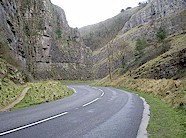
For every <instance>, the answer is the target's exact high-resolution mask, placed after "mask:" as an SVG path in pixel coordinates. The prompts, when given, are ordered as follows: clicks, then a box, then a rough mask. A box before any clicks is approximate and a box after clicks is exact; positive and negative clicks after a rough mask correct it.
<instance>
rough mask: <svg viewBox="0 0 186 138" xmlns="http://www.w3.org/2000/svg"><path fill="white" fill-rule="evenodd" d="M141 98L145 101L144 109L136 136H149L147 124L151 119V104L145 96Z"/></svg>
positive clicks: (146, 137) (143, 137) (145, 137)
mask: <svg viewBox="0 0 186 138" xmlns="http://www.w3.org/2000/svg"><path fill="white" fill-rule="evenodd" d="M140 98H141V99H142V101H143V106H144V110H143V116H142V120H141V124H140V126H139V129H138V134H137V137H136V138H148V132H147V126H148V123H149V120H150V106H149V105H148V104H147V102H146V101H145V99H144V98H143V97H140Z"/></svg>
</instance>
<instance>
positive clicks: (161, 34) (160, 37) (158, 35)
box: [156, 27, 167, 41]
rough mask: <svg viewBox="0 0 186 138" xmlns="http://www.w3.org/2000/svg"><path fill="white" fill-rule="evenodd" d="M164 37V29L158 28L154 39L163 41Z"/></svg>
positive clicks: (165, 34)
mask: <svg viewBox="0 0 186 138" xmlns="http://www.w3.org/2000/svg"><path fill="white" fill-rule="evenodd" d="M166 37H167V33H166V31H165V28H162V27H160V28H159V29H158V31H157V32H156V38H157V39H158V41H163V40H164V39H165V38H166Z"/></svg>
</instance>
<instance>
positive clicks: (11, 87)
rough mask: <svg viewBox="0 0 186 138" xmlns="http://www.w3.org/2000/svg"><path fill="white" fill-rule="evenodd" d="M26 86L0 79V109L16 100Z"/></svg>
mask: <svg viewBox="0 0 186 138" xmlns="http://www.w3.org/2000/svg"><path fill="white" fill-rule="evenodd" d="M4 81H6V80H4ZM7 81H8V80H7ZM24 88H25V86H24V85H16V84H14V83H13V82H9V83H6V82H2V81H0V109H2V108H3V107H5V106H7V105H9V104H10V103H12V102H13V101H15V100H16V98H17V97H18V96H19V95H20V94H21V91H22V90H23V89H24Z"/></svg>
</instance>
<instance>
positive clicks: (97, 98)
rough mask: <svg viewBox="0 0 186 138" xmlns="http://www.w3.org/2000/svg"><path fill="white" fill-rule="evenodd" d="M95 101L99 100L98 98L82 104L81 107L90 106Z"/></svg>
mask: <svg viewBox="0 0 186 138" xmlns="http://www.w3.org/2000/svg"><path fill="white" fill-rule="evenodd" d="M97 100H99V98H96V99H94V100H92V101H90V102H89V103H86V104H84V105H83V107H85V106H87V105H89V104H92V103H94V102H96V101H97Z"/></svg>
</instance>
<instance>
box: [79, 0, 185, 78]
mask: <svg viewBox="0 0 186 138" xmlns="http://www.w3.org/2000/svg"><path fill="white" fill-rule="evenodd" d="M131 11H133V12H131ZM119 16H122V22H120V23H119V24H120V27H121V26H123V27H121V29H120V30H119V29H118V30H117V31H115V30H114V28H116V27H115V26H117V25H118V22H119V20H117V18H116V17H119ZM116 17H113V18H111V19H109V20H107V21H104V22H102V23H98V24H95V25H92V26H88V27H84V28H81V29H80V32H81V34H82V36H83V39H84V40H85V43H86V40H87V38H88V39H89V43H86V44H87V46H89V47H96V49H93V48H92V49H93V63H94V66H93V70H94V77H95V78H102V77H104V76H106V75H108V72H109V71H108V70H109V64H111V68H110V69H111V70H112V71H114V70H115V69H117V68H118V67H121V68H123V70H124V71H123V72H125V71H128V70H131V71H132V70H135V69H137V68H138V67H140V66H141V65H143V64H145V63H146V62H148V61H151V60H152V59H154V58H156V57H158V56H160V55H162V54H164V53H166V52H167V51H168V52H169V53H171V54H174V53H173V52H172V51H171V49H172V48H173V47H174V48H175V47H178V46H177V45H174V44H173V43H174V42H175V41H176V40H174V41H172V39H173V38H174V37H176V39H177V37H181V36H182V35H185V32H186V1H185V0H149V1H148V3H144V4H141V5H139V6H138V7H136V8H132V9H129V10H125V11H123V12H122V13H120V14H119V15H118V16H116ZM103 23H105V24H109V23H110V24H111V23H112V24H111V25H110V26H111V27H110V26H108V25H107V26H106V25H105V26H103ZM100 24H102V28H101V27H100ZM160 27H162V28H164V29H165V32H166V34H167V36H168V39H167V40H166V41H167V42H166V44H159V43H158V42H157V41H156V33H157V30H158V28H160ZM90 28H94V29H93V30H90ZM105 28H109V29H107V33H105V34H114V35H112V37H109V39H106V38H107V37H105V36H107V35H105V36H104V35H100V36H98V35H97V37H95V36H96V32H99V31H97V30H100V32H99V33H97V34H101V32H102V33H104V31H102V30H104V29H105ZM110 28H112V29H110ZM116 32H117V33H116ZM90 34H91V35H92V37H89V35H90ZM179 35H181V36H179ZM95 38H96V39H95ZM181 38H183V40H182V41H184V39H185V38H184V37H181ZM137 39H144V40H145V41H146V48H144V49H143V55H142V56H141V57H137V56H136V40H137ZM97 40H98V41H97ZM185 41H186V40H185ZM90 42H91V43H90ZM97 42H98V44H97ZM162 45H164V46H162ZM184 47H185V46H182V48H184ZM169 49H170V51H169ZM176 53H177V54H176V55H177V56H178V55H179V54H178V53H182V51H177V52H176ZM165 55H166V54H165ZM176 55H175V56H174V58H175V59H179V61H177V62H178V63H179V62H184V63H185V60H184V61H180V60H183V59H185V54H183V55H184V56H183V57H182V58H181V59H180V58H178V57H177V56H176ZM109 56H110V59H108V58H109ZM158 59H161V58H158ZM109 60H110V61H109ZM158 62H159V61H158ZM167 62H169V60H167ZM168 64H169V66H170V68H171V69H172V71H170V72H174V73H165V72H169V71H163V70H164V69H165V68H167V66H166V64H162V65H161V72H159V73H157V72H156V71H155V72H153V74H151V75H148V73H150V72H148V73H146V75H139V74H138V75H136V76H138V77H139V76H140V77H148V78H150V77H151V78H162V77H165V78H171V77H174V76H176V74H178V73H179V70H180V68H181V70H184V68H185V66H182V67H180V66H179V67H178V64H173V62H169V63H167V65H168ZM148 65H149V64H148ZM152 66H153V65H152ZM152 68H153V67H152ZM170 68H169V70H170ZM137 70H138V69H137ZM134 72H136V73H137V72H138V71H134ZM140 73H141V72H140ZM149 76H150V77H149ZM178 76H179V75H178ZM176 78H179V77H176Z"/></svg>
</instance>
